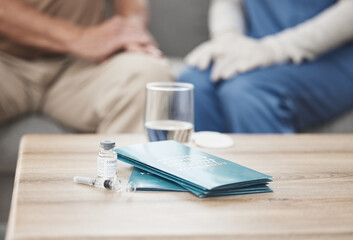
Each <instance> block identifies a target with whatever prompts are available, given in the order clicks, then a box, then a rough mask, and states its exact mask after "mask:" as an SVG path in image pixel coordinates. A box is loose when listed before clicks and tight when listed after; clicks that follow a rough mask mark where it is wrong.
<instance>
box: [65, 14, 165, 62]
mask: <svg viewBox="0 0 353 240" xmlns="http://www.w3.org/2000/svg"><path fill="white" fill-rule="evenodd" d="M69 49H70V53H71V54H72V55H74V56H77V57H79V58H82V59H85V60H90V61H103V60H105V59H107V58H109V57H110V56H111V55H113V54H114V53H116V52H118V51H122V50H125V51H130V52H138V53H144V54H149V55H152V56H155V57H161V56H162V53H161V51H160V50H159V49H158V48H157V44H156V42H155V41H154V39H153V37H152V36H151V35H150V34H149V32H148V31H147V30H146V28H145V27H144V26H143V24H138V23H136V22H133V21H129V20H128V19H124V18H122V17H118V16H116V17H113V18H111V19H109V20H107V21H105V22H103V23H102V24H100V25H97V26H94V27H89V28H84V29H79V30H78V31H77V34H76V37H75V38H74V39H73V40H72V41H71V43H70V46H69Z"/></svg>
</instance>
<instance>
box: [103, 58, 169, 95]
mask: <svg viewBox="0 0 353 240" xmlns="http://www.w3.org/2000/svg"><path fill="white" fill-rule="evenodd" d="M105 70H106V71H107V72H110V73H112V74H113V75H114V76H115V77H114V78H115V79H116V81H119V82H120V83H124V84H128V85H131V84H134V85H136V87H143V88H144V87H145V85H146V83H148V82H166V81H174V78H173V76H172V74H171V71H170V68H169V66H168V64H167V62H166V60H164V59H158V58H155V57H151V56H148V55H144V54H136V53H121V54H118V55H116V56H114V57H113V58H112V59H110V60H109V62H108V63H107V64H106V66H105Z"/></svg>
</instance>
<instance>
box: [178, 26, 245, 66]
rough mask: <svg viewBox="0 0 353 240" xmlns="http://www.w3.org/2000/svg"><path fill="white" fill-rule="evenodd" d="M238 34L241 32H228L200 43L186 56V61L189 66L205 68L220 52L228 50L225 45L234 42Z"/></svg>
mask: <svg viewBox="0 0 353 240" xmlns="http://www.w3.org/2000/svg"><path fill="white" fill-rule="evenodd" d="M237 36H239V34H237V33H233V32H227V33H224V34H222V35H220V36H217V37H215V38H213V39H211V40H209V41H207V42H204V43H202V44H200V45H199V46H198V47H196V48H195V49H194V50H193V51H191V52H190V53H189V54H188V55H187V56H186V58H185V61H186V63H187V64H188V65H189V66H192V67H197V68H199V69H200V70H205V69H206V68H207V67H208V66H209V65H210V63H211V61H213V60H215V58H216V57H217V56H218V55H219V54H221V53H222V52H226V51H227V49H226V47H225V46H229V45H231V44H232V43H234V42H235V41H236V38H237Z"/></svg>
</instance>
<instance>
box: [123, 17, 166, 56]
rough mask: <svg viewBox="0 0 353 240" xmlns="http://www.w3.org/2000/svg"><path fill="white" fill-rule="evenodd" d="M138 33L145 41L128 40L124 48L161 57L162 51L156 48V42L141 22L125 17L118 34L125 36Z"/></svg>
mask: <svg viewBox="0 0 353 240" xmlns="http://www.w3.org/2000/svg"><path fill="white" fill-rule="evenodd" d="M136 34H137V35H139V36H141V37H142V38H143V39H145V40H146V41H143V42H140V41H130V42H127V43H126V45H124V49H125V50H126V51H128V52H135V53H142V54H147V55H151V56H154V57H158V58H160V57H163V54H162V52H161V51H160V50H159V49H158V46H157V43H156V41H155V40H154V38H153V37H152V36H151V34H150V33H149V32H148V31H147V30H146V28H145V27H144V25H143V24H139V23H138V22H136V21H130V20H129V19H126V20H125V21H124V24H123V27H122V31H121V33H120V35H121V36H122V37H124V36H126V37H127V38H128V37H129V36H131V35H136Z"/></svg>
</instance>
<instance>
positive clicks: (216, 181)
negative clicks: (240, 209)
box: [116, 141, 272, 197]
mask: <svg viewBox="0 0 353 240" xmlns="http://www.w3.org/2000/svg"><path fill="white" fill-rule="evenodd" d="M116 152H117V153H118V159H119V160H121V161H123V162H126V163H128V164H131V165H133V166H135V168H134V170H133V172H132V174H131V177H130V180H129V181H130V182H134V183H135V184H136V187H137V188H136V189H137V190H141V191H189V192H191V193H193V194H195V195H196V196H198V197H218V196H228V195H242V194H252V193H265V192H272V190H271V189H270V188H269V187H268V186H267V184H268V183H269V182H271V179H270V178H271V176H268V175H265V174H263V173H260V172H257V171H255V170H252V169H250V168H246V167H244V166H241V165H239V164H236V163H234V162H231V161H228V160H225V159H223V158H220V157H217V156H214V155H211V154H208V153H205V152H203V151H200V150H197V149H194V148H190V147H188V146H186V145H183V144H180V143H178V142H175V141H160V142H150V143H145V144H137V145H130V146H125V147H122V148H119V149H116Z"/></svg>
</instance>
